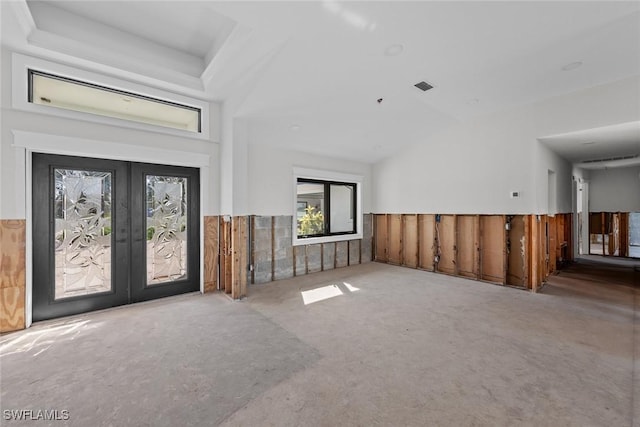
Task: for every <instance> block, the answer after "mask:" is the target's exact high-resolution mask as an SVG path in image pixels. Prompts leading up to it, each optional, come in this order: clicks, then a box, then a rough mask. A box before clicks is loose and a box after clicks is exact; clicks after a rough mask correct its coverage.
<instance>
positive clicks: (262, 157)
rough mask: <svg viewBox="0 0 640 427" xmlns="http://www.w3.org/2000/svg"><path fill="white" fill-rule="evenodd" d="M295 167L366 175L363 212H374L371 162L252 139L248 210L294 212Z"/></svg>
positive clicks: (258, 213) (363, 184)
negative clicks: (342, 158)
mask: <svg viewBox="0 0 640 427" xmlns="http://www.w3.org/2000/svg"><path fill="white" fill-rule="evenodd" d="M253 137H254V136H253V135H251V138H253ZM294 166H297V167H305V168H311V169H322V170H327V171H334V172H342V173H347V174H352V175H362V176H363V182H362V187H363V190H362V208H363V209H362V211H363V212H364V213H368V212H371V185H372V181H371V166H370V165H368V164H365V163H359V162H353V161H349V160H340V159H333V158H329V157H322V156H317V155H313V154H306V153H300V152H297V151H290V150H284V149H277V148H272V147H265V146H261V145H260V144H259V141H252V143H251V144H250V145H249V151H248V168H249V169H248V176H249V182H248V189H249V200H248V209H249V211H250V212H251V213H252V214H255V215H294V212H292V207H293V205H294V203H293V199H294V196H293V168H294Z"/></svg>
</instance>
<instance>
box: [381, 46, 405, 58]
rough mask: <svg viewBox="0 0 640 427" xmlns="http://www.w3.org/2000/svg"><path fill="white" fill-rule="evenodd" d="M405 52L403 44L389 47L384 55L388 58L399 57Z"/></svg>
mask: <svg viewBox="0 0 640 427" xmlns="http://www.w3.org/2000/svg"><path fill="white" fill-rule="evenodd" d="M403 51H404V46H402V45H401V44H392V45H391V46H388V47H387V48H386V49H385V50H384V54H385V55H386V56H398V55H400V54H401V53H402V52H403Z"/></svg>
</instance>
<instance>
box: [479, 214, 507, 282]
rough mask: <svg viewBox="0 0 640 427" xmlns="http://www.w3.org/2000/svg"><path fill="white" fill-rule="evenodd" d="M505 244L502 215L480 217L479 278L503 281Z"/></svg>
mask: <svg viewBox="0 0 640 427" xmlns="http://www.w3.org/2000/svg"><path fill="white" fill-rule="evenodd" d="M505 246H506V241H505V225H504V216H502V215H483V216H482V217H480V278H481V279H482V280H487V281H489V282H494V283H504V281H505V267H506V265H505V251H506V247H505Z"/></svg>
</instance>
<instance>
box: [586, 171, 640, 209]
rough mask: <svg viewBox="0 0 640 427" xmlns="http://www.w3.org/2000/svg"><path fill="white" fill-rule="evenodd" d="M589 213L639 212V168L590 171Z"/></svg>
mask: <svg viewBox="0 0 640 427" xmlns="http://www.w3.org/2000/svg"><path fill="white" fill-rule="evenodd" d="M589 211H591V212H640V166H635V167H627V168H615V169H601V170H592V171H590V174H589Z"/></svg>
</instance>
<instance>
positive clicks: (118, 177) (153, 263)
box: [32, 154, 200, 321]
mask: <svg viewBox="0 0 640 427" xmlns="http://www.w3.org/2000/svg"><path fill="white" fill-rule="evenodd" d="M32 165H33V200H32V202H33V209H32V210H33V233H32V234H33V320H34V321H38V320H45V319H51V318H55V317H60V316H67V315H71V314H77V313H84V312H87V311H92V310H98V309H103V308H108V307H113V306H117V305H123V304H128V303H131V302H137V301H145V300H150V299H155V298H161V297H165V296H170V295H176V294H180V293H185V292H193V291H197V290H199V289H200V274H199V272H200V244H199V236H200V221H199V219H198V218H199V214H200V204H199V203H200V201H199V194H200V190H199V186H198V184H199V171H198V170H197V169H193V168H185V167H178V166H165V165H152V164H146V163H133V162H123V161H116V160H106V159H90V158H80V157H71V156H58V155H49V154H33V158H32Z"/></svg>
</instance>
